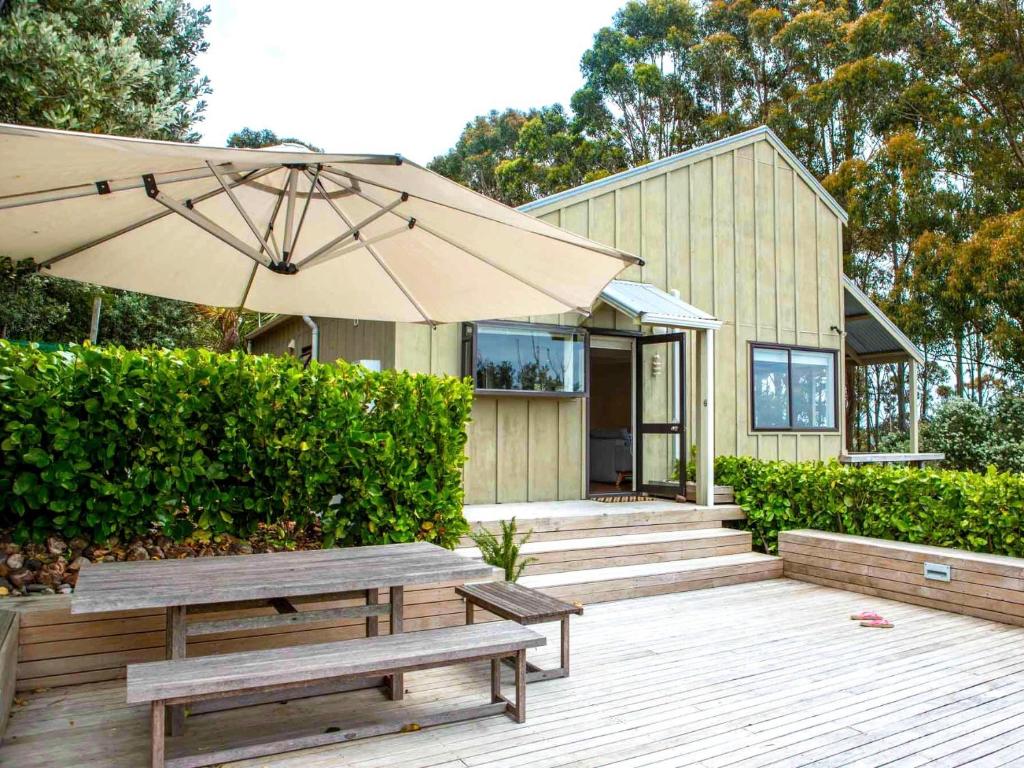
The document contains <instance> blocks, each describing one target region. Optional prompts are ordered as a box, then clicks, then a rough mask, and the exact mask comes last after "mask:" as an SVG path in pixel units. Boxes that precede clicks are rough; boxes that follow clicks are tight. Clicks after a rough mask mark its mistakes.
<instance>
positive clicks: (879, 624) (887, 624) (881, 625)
mask: <svg viewBox="0 0 1024 768" xmlns="http://www.w3.org/2000/svg"><path fill="white" fill-rule="evenodd" d="M860 625H861V626H862V627H872V628H874V629H892V628H893V623H892V622H891V621H886V620H885V619H875V620H874V621H862V622H861V623H860Z"/></svg>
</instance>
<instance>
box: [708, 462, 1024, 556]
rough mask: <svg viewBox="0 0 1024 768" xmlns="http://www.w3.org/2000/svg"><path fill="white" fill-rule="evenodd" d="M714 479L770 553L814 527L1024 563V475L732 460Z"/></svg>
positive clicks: (757, 542)
mask: <svg viewBox="0 0 1024 768" xmlns="http://www.w3.org/2000/svg"><path fill="white" fill-rule="evenodd" d="M715 475H716V482H719V483H723V484H725V485H731V486H732V487H733V489H734V491H735V493H736V502H737V503H738V504H739V505H740V506H742V507H743V510H744V512H746V515H747V527H748V528H749V529H750V531H751V533H752V536H753V540H754V543H755V545H758V546H760V547H761V548H763V549H764V551H766V552H774V551H776V548H777V543H778V533H779V531H783V530H790V529H794V528H816V529H819V530H824V531H833V532H836V533H850V534H856V535H860V536H871V537H875V538H881V539H890V540H893V541H905V542H911V543H915V544H933V545H935V546H940V547H953V548H956V549H966V550H971V551H975V552H991V553H995V554H1001V555H1012V556H1015V557H1024V544H1022V542H1021V535H1022V531H1024V475H1019V474H1012V473H1005V472H997V471H996V470H995V469H994V468H993V469H990V470H988V471H987V472H985V473H976V472H959V471H954V470H946V469H916V468H911V467H899V466H863V467H850V466H845V465H842V464H839V463H838V462H836V461H831V462H828V463H825V462H798V463H791V462H784V461H760V460H758V459H752V458H746V457H733V456H723V457H719V458H718V460H717V461H716V462H715Z"/></svg>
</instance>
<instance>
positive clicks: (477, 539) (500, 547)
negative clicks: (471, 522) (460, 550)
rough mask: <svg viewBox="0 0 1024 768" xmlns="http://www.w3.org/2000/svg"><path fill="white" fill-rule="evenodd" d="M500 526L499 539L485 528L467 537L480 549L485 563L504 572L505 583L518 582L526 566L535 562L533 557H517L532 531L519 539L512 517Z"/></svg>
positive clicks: (503, 521) (535, 559) (514, 520)
mask: <svg viewBox="0 0 1024 768" xmlns="http://www.w3.org/2000/svg"><path fill="white" fill-rule="evenodd" d="M500 525H501V536H500V537H499V536H495V535H494V534H493V533H491V532H490V531H488V530H487V529H486V528H480V529H479V530H477V531H475V532H473V533H470V534H469V537H470V538H471V539H472V540H473V543H474V544H476V545H477V547H478V548H479V549H480V553H481V554H482V555H483V558H484V562H485V563H487V564H488V565H493V566H494V567H495V568H501V569H502V570H503V571H504V572H505V581H518V580H519V577H520V576H522V575H523V571H524V570H526V566H528V565H529V564H530V563H535V562H537V558H535V557H523V558H521V557H519V553H520V552H521V551H522V548H523V546H524V545H525V544H526V543H527V542H528V541H529V540H530V537H531V536H532V535H533V529H530V530H529V531H527V532H526V533H525V534H524V535H523V536H522V538H519V532H518V530H517V528H516V519H515V518H514V517H513V518H512V519H511V520H502V521H501V522H500Z"/></svg>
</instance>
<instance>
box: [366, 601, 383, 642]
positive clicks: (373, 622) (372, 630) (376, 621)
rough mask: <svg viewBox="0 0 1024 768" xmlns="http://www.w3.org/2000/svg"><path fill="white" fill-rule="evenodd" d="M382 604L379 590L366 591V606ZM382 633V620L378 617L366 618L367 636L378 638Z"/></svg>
mask: <svg viewBox="0 0 1024 768" xmlns="http://www.w3.org/2000/svg"><path fill="white" fill-rule="evenodd" d="M379 602H380V591H379V590H377V589H368V590H366V604H367V605H377V604H378V603H379ZM379 631H380V618H379V617H377V616H367V617H366V636H367V637H376V636H377V633H378V632H379Z"/></svg>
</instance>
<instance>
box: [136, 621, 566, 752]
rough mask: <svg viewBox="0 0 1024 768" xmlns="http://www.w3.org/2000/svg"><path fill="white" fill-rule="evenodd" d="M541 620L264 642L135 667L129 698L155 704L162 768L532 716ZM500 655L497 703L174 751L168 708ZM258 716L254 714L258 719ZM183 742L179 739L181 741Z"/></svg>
mask: <svg viewBox="0 0 1024 768" xmlns="http://www.w3.org/2000/svg"><path fill="white" fill-rule="evenodd" d="M545 642H546V641H545V639H544V637H543V636H542V635H539V634H537V633H536V632H534V631H533V630H530V629H527V628H526V627H522V626H520V625H518V624H516V623H515V622H512V621H503V622H500V623H492V624H478V625H475V626H462V627H450V628H446V629H435V630H429V631H425V632H413V633H403V634H398V635H387V636H384V637H368V638H361V639H357V640H345V641H341V642H335V643H322V644H317V645H304V646H292V647H288V648H277V649H272V650H264V651H248V652H244V653H227V654H220V655H216V656H203V657H198V658H189V659H173V660H170V661H154V662H149V663H146V664H133V665H130V666H129V667H128V695H127V699H128V702H129V703H142V702H149V703H150V705H151V727H152V765H153V768H162V767H163V766H165V765H166V766H168V767H169V768H196V767H197V766H203V765H214V764H217V763H224V762H230V761H233V760H243V759H246V758H252V757H260V756H264V755H273V754H279V753H282V752H290V751H292V750H296V749H307V748H310V747H319V746H322V745H324V744H332V743H335V742H340V741H351V740H354V739H360V738H365V737H367V736H376V735H380V734H385V733H397V732H399V731H402V730H410V729H412V730H417V729H419V728H421V727H425V726H429V725H439V724H441V723H451V722H456V721H458V720H468V719H470V718H475V717H487V716H489V715H497V714H502V713H504V714H507V715H508V716H509V717H511V718H512V719H513V720H515V721H516V722H518V723H522V722H524V721H525V719H526V693H525V692H526V649H527V648H535V647H537V646H541V645H544V643H545ZM509 656H511V657H514V658H515V660H516V663H515V670H516V676H515V681H516V682H515V686H516V695H515V702H512V701H510V700H509V699H507V698H505V697H504V696H503V695H502V694H501V664H500V660H501V659H503V658H505V657H509ZM483 660H490V661H491V703H490V704H486V705H482V706H477V707H470V708H463V709H460V710H455V711H452V712H446V713H439V714H431V715H426V716H423V717H420V718H417V720H416V721H415V723H410V722H409V721H408V720H403V721H398V720H393V721H389V722H374V723H369V724H361V725H360V724H355V725H344V726H330V725H328V726H321V727H320V728H319V729H318V730H317V731H315V732H313V731H310V732H308V733H304V734H294V735H290V736H288V737H286V738H283V739H278V740H275V741H271V742H267V741H262V742H255V741H254V742H251V743H247V744H241V745H237V744H236V745H234V746H224V747H223V748H218V749H215V750H213V751H209V752H205V753H202V754H193V755H183V756H175V757H174V758H173V759H171V758H166V757H165V730H164V728H165V714H166V713H165V708H166V707H169V706H174V705H179V704H190V703H193V702H200V701H208V700H210V699H220V698H225V697H230V696H237V695H239V694H247V693H257V692H263V691H285V690H290V689H296V688H302V687H305V686H310V685H314V684H317V683H322V682H323V681H325V680H328V679H331V680H336V681H339V682H341V681H344V680H351V679H356V678H364V677H370V676H380V675H397V674H401V673H404V672H412V671H414V670H417V669H430V668H434V667H443V666H448V665H451V664H461V663H465V662H470V661H483ZM254 725H255V724H254ZM175 746H176V745H175Z"/></svg>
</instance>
